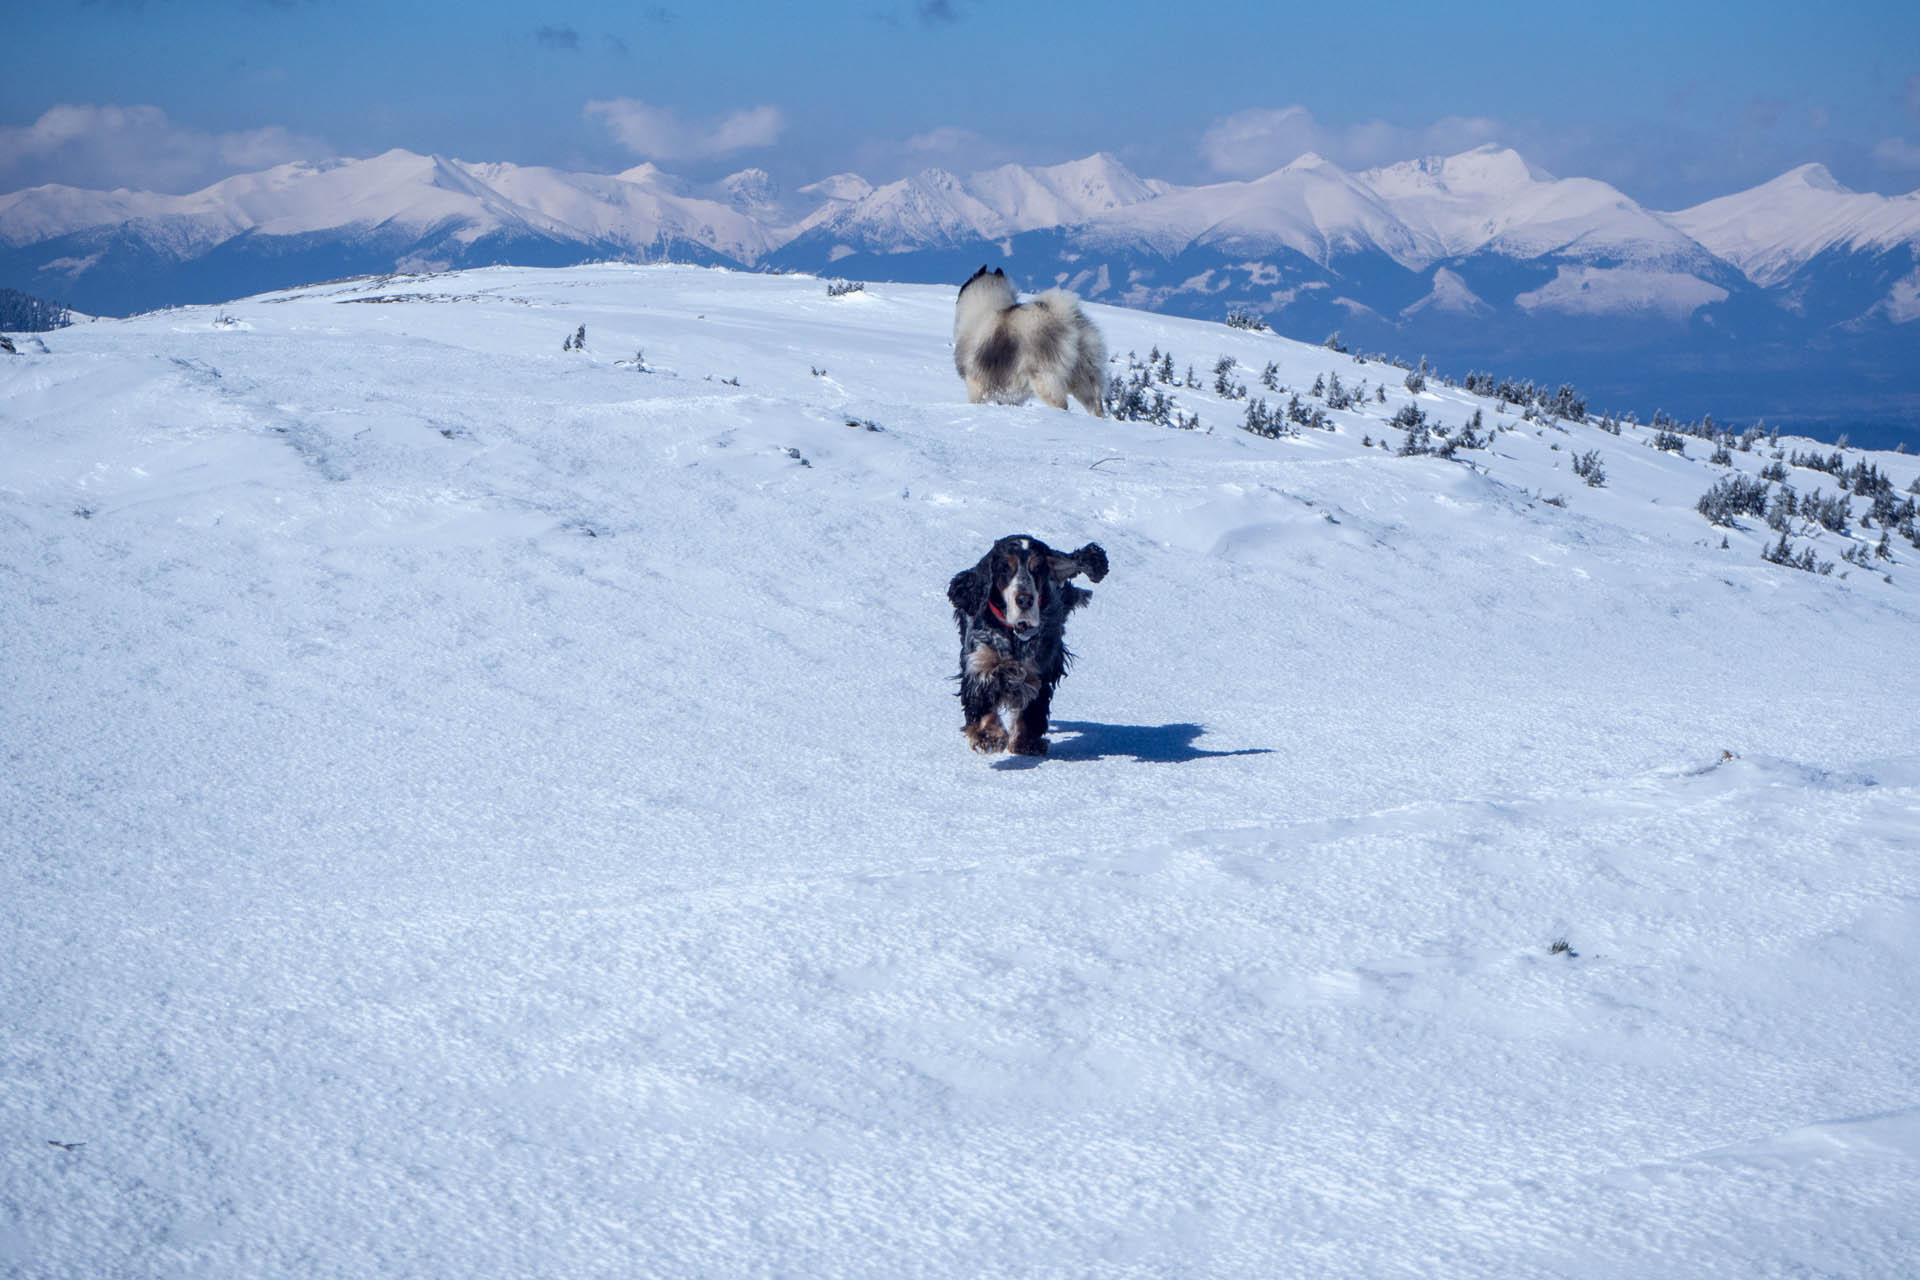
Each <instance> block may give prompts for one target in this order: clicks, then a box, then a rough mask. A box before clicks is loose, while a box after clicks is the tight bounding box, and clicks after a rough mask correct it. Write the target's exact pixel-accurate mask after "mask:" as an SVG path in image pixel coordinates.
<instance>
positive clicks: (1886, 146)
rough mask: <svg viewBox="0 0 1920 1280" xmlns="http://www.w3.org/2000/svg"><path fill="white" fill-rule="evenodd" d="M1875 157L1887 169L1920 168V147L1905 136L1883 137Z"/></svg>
mask: <svg viewBox="0 0 1920 1280" xmlns="http://www.w3.org/2000/svg"><path fill="white" fill-rule="evenodd" d="M1873 158H1874V160H1875V162H1876V163H1878V164H1879V165H1880V166H1881V167H1882V168H1885V169H1920V147H1916V146H1915V145H1913V143H1911V142H1908V141H1907V140H1906V139H1905V138H1882V139H1881V140H1880V142H1879V144H1878V145H1877V146H1875V147H1874V149H1873Z"/></svg>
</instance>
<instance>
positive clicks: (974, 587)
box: [947, 551, 993, 618]
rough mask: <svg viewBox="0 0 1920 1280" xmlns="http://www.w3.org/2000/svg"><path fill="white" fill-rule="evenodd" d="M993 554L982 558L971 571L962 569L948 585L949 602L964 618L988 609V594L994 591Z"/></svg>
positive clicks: (990, 553)
mask: <svg viewBox="0 0 1920 1280" xmlns="http://www.w3.org/2000/svg"><path fill="white" fill-rule="evenodd" d="M992 560H993V553H992V552H991V551H989V552H988V553H987V554H986V555H984V556H981V557H980V563H979V564H976V565H974V566H973V568H971V569H962V570H961V571H960V572H959V573H956V574H954V575H953V580H952V581H951V582H949V583H947V602H948V603H949V604H951V605H952V606H953V611H954V612H955V613H957V614H959V615H960V616H961V617H963V618H971V617H973V616H974V615H975V614H977V613H979V612H980V611H981V610H982V609H984V608H986V607H987V592H989V591H991V590H992V589H993V568H992V564H991V562H992Z"/></svg>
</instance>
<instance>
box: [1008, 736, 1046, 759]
mask: <svg viewBox="0 0 1920 1280" xmlns="http://www.w3.org/2000/svg"><path fill="white" fill-rule="evenodd" d="M1007 750H1009V751H1011V752H1013V754H1015V755H1017V756H1043V755H1045V754H1047V740H1046V739H1045V738H1016V739H1014V742H1013V745H1012V746H1010V747H1008V748H1007Z"/></svg>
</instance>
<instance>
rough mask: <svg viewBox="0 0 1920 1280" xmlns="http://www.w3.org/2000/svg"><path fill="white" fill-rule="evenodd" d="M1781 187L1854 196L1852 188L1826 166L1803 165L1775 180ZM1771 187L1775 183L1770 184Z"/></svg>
mask: <svg viewBox="0 0 1920 1280" xmlns="http://www.w3.org/2000/svg"><path fill="white" fill-rule="evenodd" d="M1773 182H1774V183H1778V184H1779V185H1781V186H1791V187H1803V188H1806V189H1807V190H1810V191H1831V192H1833V193H1835V194H1836V195H1852V194H1854V192H1853V189H1852V188H1851V187H1848V186H1845V185H1844V184H1842V183H1841V182H1840V180H1839V179H1837V178H1835V177H1834V176H1833V173H1832V172H1831V171H1830V170H1829V169H1828V168H1827V166H1825V165H1824V164H1819V163H1814V164H1803V165H1801V166H1799V167H1798V168H1796V169H1789V170H1787V171H1786V172H1785V173H1783V174H1781V175H1780V176H1779V177H1777V178H1775V179H1774V180H1773ZM1768 185H1769V186H1771V185H1773V183H1769V184H1768Z"/></svg>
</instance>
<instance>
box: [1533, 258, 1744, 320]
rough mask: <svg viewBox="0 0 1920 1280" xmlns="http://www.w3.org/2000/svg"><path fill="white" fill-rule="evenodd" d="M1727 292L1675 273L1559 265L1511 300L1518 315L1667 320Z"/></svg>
mask: <svg viewBox="0 0 1920 1280" xmlns="http://www.w3.org/2000/svg"><path fill="white" fill-rule="evenodd" d="M1726 297H1727V291H1726V290H1725V289H1722V288H1721V287H1720V286H1719V285H1716V284H1708V283H1707V282H1706V281H1705V280H1701V279H1699V278H1697V277H1695V276H1690V275H1688V274H1686V273H1685V272H1680V271H1649V270H1645V269H1642V268H1637V267H1569V266H1567V265H1565V264H1564V263H1563V264H1562V265H1561V266H1560V267H1559V268H1558V269H1557V270H1556V271H1555V272H1554V277H1553V279H1551V280H1549V281H1547V283H1545V284H1543V285H1541V286H1540V287H1539V288H1538V289H1531V290H1528V291H1527V292H1526V293H1522V294H1518V295H1516V296H1515V297H1514V300H1513V301H1514V305H1515V306H1517V307H1519V308H1520V309H1521V310H1523V311H1528V312H1532V311H1558V312H1562V313H1564V314H1568V315H1608V314H1612V313H1615V312H1627V313H1633V312H1656V313H1658V314H1660V315H1663V316H1665V317H1666V318H1667V319H1669V320H1685V319H1686V318H1687V317H1688V316H1689V315H1692V314H1693V313H1694V312H1695V311H1697V310H1699V309H1700V308H1701V307H1704V306H1709V305H1711V304H1713V303H1715V302H1724V301H1725V300H1726Z"/></svg>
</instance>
